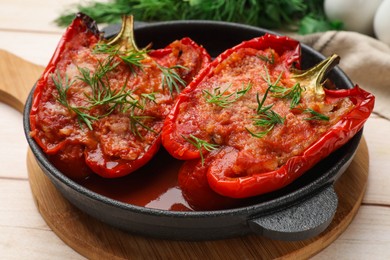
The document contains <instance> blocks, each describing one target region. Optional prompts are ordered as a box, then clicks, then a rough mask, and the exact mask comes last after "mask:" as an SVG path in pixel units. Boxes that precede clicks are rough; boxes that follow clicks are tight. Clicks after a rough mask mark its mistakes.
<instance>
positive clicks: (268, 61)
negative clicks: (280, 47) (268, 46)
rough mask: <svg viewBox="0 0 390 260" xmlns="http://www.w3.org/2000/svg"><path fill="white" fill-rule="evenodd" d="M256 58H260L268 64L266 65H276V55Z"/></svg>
mask: <svg viewBox="0 0 390 260" xmlns="http://www.w3.org/2000/svg"><path fill="white" fill-rule="evenodd" d="M256 57H258V58H259V59H260V60H262V61H264V62H266V63H269V64H274V63H275V55H274V53H271V57H267V56H265V55H260V54H259V55H257V56H256Z"/></svg>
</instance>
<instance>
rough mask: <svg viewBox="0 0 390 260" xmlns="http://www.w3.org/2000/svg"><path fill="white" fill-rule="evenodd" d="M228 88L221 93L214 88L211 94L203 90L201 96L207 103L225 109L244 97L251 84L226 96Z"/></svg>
mask: <svg viewBox="0 0 390 260" xmlns="http://www.w3.org/2000/svg"><path fill="white" fill-rule="evenodd" d="M230 87H231V86H229V87H227V88H226V89H225V90H223V91H222V90H221V88H220V87H217V88H214V89H213V93H210V91H208V90H203V96H204V97H205V99H206V102H207V103H212V104H215V105H217V106H220V107H223V108H225V107H228V106H230V105H231V104H233V103H234V102H236V101H237V100H238V99H240V98H241V97H242V96H243V95H245V94H246V93H247V92H248V91H249V90H250V89H251V88H252V84H251V83H248V85H247V86H246V87H244V86H243V87H242V88H241V89H240V90H237V91H235V92H232V93H230V94H226V92H227V91H228V90H229V88H230Z"/></svg>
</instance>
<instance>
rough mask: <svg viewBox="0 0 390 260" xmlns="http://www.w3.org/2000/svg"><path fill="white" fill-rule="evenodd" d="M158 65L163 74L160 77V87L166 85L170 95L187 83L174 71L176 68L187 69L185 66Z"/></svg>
mask: <svg viewBox="0 0 390 260" xmlns="http://www.w3.org/2000/svg"><path fill="white" fill-rule="evenodd" d="M157 65H158V64H157ZM158 67H159V69H160V70H161V72H162V74H163V75H162V79H161V87H162V89H165V88H166V87H167V88H168V90H169V93H171V95H172V94H173V91H174V90H176V92H177V93H180V91H181V88H185V87H186V86H187V83H186V82H185V81H184V80H183V79H182V78H181V77H180V75H179V74H178V73H177V72H176V69H185V70H188V68H187V67H184V66H182V65H175V66H172V67H169V68H168V67H164V66H161V65H158Z"/></svg>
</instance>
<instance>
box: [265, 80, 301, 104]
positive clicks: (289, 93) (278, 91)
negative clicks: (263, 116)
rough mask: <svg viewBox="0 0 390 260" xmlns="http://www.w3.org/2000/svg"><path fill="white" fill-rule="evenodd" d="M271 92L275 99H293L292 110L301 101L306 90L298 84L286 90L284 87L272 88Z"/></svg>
mask: <svg viewBox="0 0 390 260" xmlns="http://www.w3.org/2000/svg"><path fill="white" fill-rule="evenodd" d="M270 91H271V92H272V93H274V95H273V97H277V98H287V99H291V102H290V108H294V107H296V106H297V105H298V104H299V102H300V101H301V94H302V91H304V89H303V88H302V87H301V85H300V84H299V83H296V84H295V85H294V86H293V87H291V88H286V87H283V86H272V87H271V89H270Z"/></svg>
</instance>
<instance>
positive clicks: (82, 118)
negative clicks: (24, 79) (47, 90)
mask: <svg viewBox="0 0 390 260" xmlns="http://www.w3.org/2000/svg"><path fill="white" fill-rule="evenodd" d="M52 80H53V83H54V85H55V87H56V89H57V91H58V97H57V101H58V102H60V103H61V104H62V105H63V106H64V107H66V108H67V109H68V110H69V111H72V112H73V113H75V114H76V115H77V119H78V121H79V123H80V125H81V122H84V123H85V124H86V125H87V127H88V128H89V129H90V130H92V121H94V120H97V119H98V117H96V116H93V115H90V114H88V113H86V111H87V110H89V108H85V107H78V106H72V105H71V104H69V102H68V98H67V92H68V90H69V88H70V86H71V85H72V82H70V81H69V78H68V75H65V78H64V79H63V78H62V77H61V75H60V72H59V71H58V70H57V72H56V73H55V74H52Z"/></svg>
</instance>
